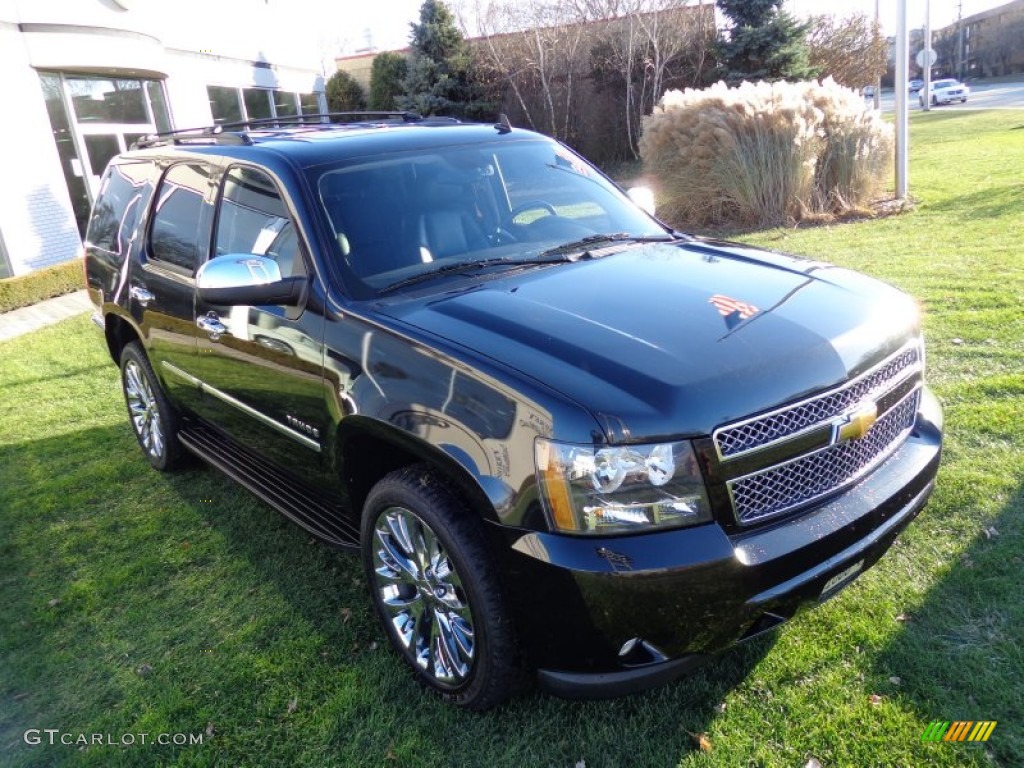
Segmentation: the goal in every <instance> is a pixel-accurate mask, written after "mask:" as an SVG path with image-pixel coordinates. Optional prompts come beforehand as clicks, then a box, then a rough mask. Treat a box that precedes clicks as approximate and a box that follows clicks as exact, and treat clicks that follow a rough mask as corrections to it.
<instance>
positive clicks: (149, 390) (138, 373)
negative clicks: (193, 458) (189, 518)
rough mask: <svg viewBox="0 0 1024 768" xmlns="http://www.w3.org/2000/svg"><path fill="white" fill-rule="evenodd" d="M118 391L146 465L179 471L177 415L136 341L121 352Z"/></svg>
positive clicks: (182, 460) (180, 455)
mask: <svg viewBox="0 0 1024 768" xmlns="http://www.w3.org/2000/svg"><path fill="white" fill-rule="evenodd" d="M121 391H122V393H124V402H125V405H126V406H127V408H128V423H129V424H131V426H132V431H133V432H134V433H135V439H136V440H138V441H139V447H140V448H141V449H142V453H143V454H144V455H145V457H146V458H147V459H148V460H149V463H150V464H152V465H153V467H154V468H155V469H159V470H160V471H161V472H169V471H171V470H174V469H177V468H179V467H181V466H182V465H183V464H184V456H183V455H182V454H183V451H182V448H181V444H180V443H179V442H178V428H179V425H180V421H179V418H178V412H177V411H176V410H175V409H174V406H172V405H171V404H170V402H168V400H167V397H166V395H164V391H163V390H162V389H161V388H160V382H159V381H157V378H156V376H155V375H154V373H153V368H152V366H150V364H149V359H148V358H147V357H146V353H145V351H144V350H143V349H142V346H141V345H140V344H139V343H138V342H136V341H133V342H130V343H129V344H126V345H125V347H124V349H123V350H121Z"/></svg>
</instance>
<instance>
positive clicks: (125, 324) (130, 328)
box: [103, 312, 142, 365]
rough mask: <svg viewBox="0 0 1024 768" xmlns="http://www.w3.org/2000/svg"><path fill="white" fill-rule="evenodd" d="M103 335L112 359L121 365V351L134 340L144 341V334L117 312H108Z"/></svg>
mask: <svg viewBox="0 0 1024 768" xmlns="http://www.w3.org/2000/svg"><path fill="white" fill-rule="evenodd" d="M103 336H104V337H105V338H106V341H107V351H108V352H110V357H111V359H112V360H113V361H114V362H115V363H117V364H118V365H120V363H121V353H122V352H123V351H124V348H125V347H126V346H127V345H128V344H130V343H131V342H133V341H137V342H139V343H140V344H141V343H142V335H141V334H140V333H139V331H138V329H137V328H136V327H135V326H134V325H132V323H130V322H129V321H128V320H127V319H125V318H124V317H122V316H121V315H118V314H116V313H113V312H111V313H108V314H107V316H106V319H105V320H104V323H103Z"/></svg>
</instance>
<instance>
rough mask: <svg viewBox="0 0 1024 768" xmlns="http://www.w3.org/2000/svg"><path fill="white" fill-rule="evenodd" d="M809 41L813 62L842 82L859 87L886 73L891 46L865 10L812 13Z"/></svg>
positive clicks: (820, 73)
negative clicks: (842, 14)
mask: <svg viewBox="0 0 1024 768" xmlns="http://www.w3.org/2000/svg"><path fill="white" fill-rule="evenodd" d="M807 42H808V45H809V47H810V61H811V66H813V67H814V68H815V69H817V70H818V74H819V75H821V76H823V77H824V76H828V75H831V76H832V79H834V80H835V81H836V82H837V83H839V84H841V85H846V86H850V87H851V88H858V87H860V86H863V85H867V84H869V83H874V82H875V80H877V79H878V78H879V77H881V76H882V75H883V74H884V73H885V69H886V64H887V60H888V48H887V44H886V42H885V38H884V37H883V36H882V30H881V27H880V26H879V24H878V22H876V21H875V20H874V19H871V18H869V17H868V16H866V15H865V14H863V13H858V14H854V15H852V16H847V17H844V18H839V17H836V16H813V17H811V19H810V32H809V33H808V39H807Z"/></svg>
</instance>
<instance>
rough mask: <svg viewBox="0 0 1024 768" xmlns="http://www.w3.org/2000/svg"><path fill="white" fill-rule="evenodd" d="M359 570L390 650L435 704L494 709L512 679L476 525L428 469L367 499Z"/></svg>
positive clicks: (503, 621) (496, 594) (506, 632)
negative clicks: (436, 697) (439, 700)
mask: <svg viewBox="0 0 1024 768" xmlns="http://www.w3.org/2000/svg"><path fill="white" fill-rule="evenodd" d="M362 542H363V565H364V568H365V570H366V576H367V579H368V581H369V585H370V592H371V594H372V597H373V602H374V606H375V607H376V609H377V614H378V616H379V618H380V620H381V623H382V624H383V625H384V628H385V631H386V632H387V634H388V638H389V639H390V641H391V644H392V646H393V647H394V648H395V650H396V651H398V653H399V654H400V655H401V656H402V658H403V659H404V660H405V662H406V663H407V664H408V665H409V666H410V667H411V668H412V669H413V671H414V672H415V673H416V676H417V677H418V678H419V679H420V681H421V682H423V683H424V684H425V685H427V686H428V687H430V688H432V689H433V690H434V691H436V692H437V693H439V694H440V695H441V696H442V697H443V698H444V699H446V700H448V701H450V702H452V703H454V704H457V705H458V706H461V707H465V708H467V709H473V710H483V709H488V708H490V707H493V706H495V705H497V704H499V703H501V702H502V701H503V700H504V699H506V698H507V697H508V696H509V695H510V694H511V693H512V692H513V690H514V689H515V687H516V684H517V682H518V678H519V664H518V654H517V652H516V643H515V641H514V639H513V631H512V624H511V620H510V618H509V615H508V611H507V610H506V607H505V601H504V599H503V596H502V594H501V588H500V584H499V580H498V578H497V574H496V572H495V568H494V564H493V562H492V561H491V558H490V556H489V553H488V551H487V548H486V544H485V542H484V537H483V530H482V527H481V523H480V521H479V520H478V519H477V518H475V517H474V516H473V513H472V512H471V511H470V510H468V509H466V507H465V505H464V504H462V502H461V500H460V499H459V497H458V496H457V495H456V494H455V493H454V492H453V491H452V490H451V489H449V488H448V486H447V485H446V484H445V483H443V482H442V481H441V480H440V478H439V477H438V476H437V475H435V474H434V472H433V471H432V470H430V469H428V468H425V467H422V466H420V467H408V468H405V469H401V470H397V471H395V472H392V473H391V474H389V475H387V476H385V477H384V478H383V479H382V480H381V481H380V482H378V483H377V485H375V486H374V487H373V490H371V491H370V494H369V496H368V497H367V499H366V505H365V507H364V511H363V523H362Z"/></svg>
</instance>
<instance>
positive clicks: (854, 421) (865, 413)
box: [832, 403, 878, 443]
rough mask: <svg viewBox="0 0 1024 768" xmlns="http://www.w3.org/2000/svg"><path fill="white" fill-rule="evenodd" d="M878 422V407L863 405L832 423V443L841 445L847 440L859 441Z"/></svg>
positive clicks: (868, 404)
mask: <svg viewBox="0 0 1024 768" xmlns="http://www.w3.org/2000/svg"><path fill="white" fill-rule="evenodd" d="M876 421H878V405H877V404H876V403H863V404H861V405H860V406H858V407H857V410H856V411H853V412H851V413H848V414H846V415H845V416H843V417H842V418H841V419H839V420H838V421H837V422H835V423H834V425H833V429H832V435H833V438H832V442H833V443H842V442H845V441H847V440H860V439H861V438H862V437H864V435H866V434H867V433H868V430H869V429H871V427H872V425H873V424H874V423H875V422H876Z"/></svg>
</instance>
